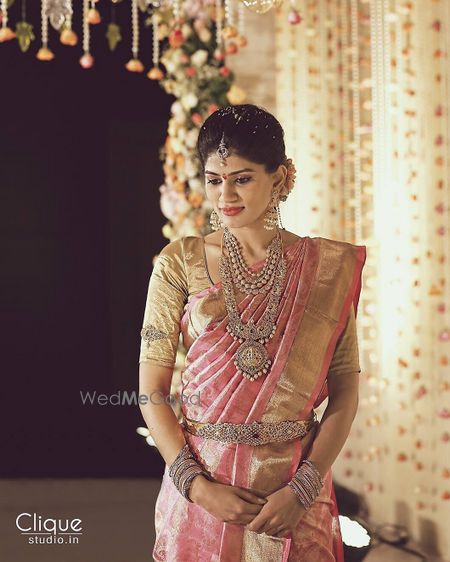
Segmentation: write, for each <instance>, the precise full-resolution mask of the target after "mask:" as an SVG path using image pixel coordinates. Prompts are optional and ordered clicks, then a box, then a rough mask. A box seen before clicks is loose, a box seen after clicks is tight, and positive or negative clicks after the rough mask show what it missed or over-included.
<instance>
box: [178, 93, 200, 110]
mask: <svg viewBox="0 0 450 562" xmlns="http://www.w3.org/2000/svg"><path fill="white" fill-rule="evenodd" d="M180 101H181V105H182V106H183V107H184V108H185V109H186V111H189V110H190V109H192V108H193V107H195V106H196V105H197V104H198V98H197V96H196V95H195V94H193V93H192V92H190V93H188V94H185V95H184V96H183V97H182V98H181V100H180Z"/></svg>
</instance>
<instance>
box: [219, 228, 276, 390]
mask: <svg viewBox="0 0 450 562" xmlns="http://www.w3.org/2000/svg"><path fill="white" fill-rule="evenodd" d="M223 242H224V244H225V246H226V248H227V250H228V253H229V257H228V256H226V255H224V254H223V253H222V255H221V257H220V259H219V274H220V278H221V280H222V286H223V290H224V298H225V306H226V308H227V312H228V317H229V322H228V326H227V328H226V329H227V331H228V333H229V334H230V335H231V336H232V337H233V338H234V339H235V340H238V341H239V342H240V343H242V345H241V346H239V349H238V350H237V352H236V354H235V360H234V364H235V365H236V367H237V368H238V371H237V372H238V374H242V375H243V376H244V377H246V378H247V379H249V380H251V381H254V380H256V379H257V378H259V377H260V376H262V375H265V374H267V373H268V371H269V370H270V365H271V364H272V361H271V359H270V357H269V354H268V352H267V349H266V348H265V346H264V344H265V343H267V342H268V341H269V340H270V339H271V338H272V337H273V336H274V334H275V331H276V327H277V322H276V318H277V316H278V307H279V303H280V299H281V295H282V293H283V285H284V279H285V276H286V269H287V266H286V261H285V259H284V256H283V242H282V238H281V234H280V231H278V233H277V236H275V237H274V239H273V240H272V241H271V243H270V244H269V247H268V248H267V258H266V260H265V262H264V266H263V268H262V269H261V270H259V271H257V272H254V271H251V270H250V269H249V267H248V266H247V263H246V261H245V258H244V256H243V255H242V252H241V249H240V244H239V241H238V240H237V239H236V237H235V236H234V235H233V234H232V233H231V232H230V231H229V230H228V228H227V227H225V228H224V234H223ZM233 285H236V286H237V287H238V288H239V289H240V290H241V291H242V292H243V293H245V294H253V295H256V294H258V293H263V292H267V291H268V290H270V296H269V302H268V305H267V308H266V310H265V311H264V313H263V315H262V317H261V319H260V321H259V323H258V325H256V324H255V323H254V320H253V319H252V318H251V319H250V320H249V321H248V322H247V323H246V324H244V323H243V322H242V320H241V317H240V314H239V309H238V306H237V302H236V297H235V294H234V286H233Z"/></svg>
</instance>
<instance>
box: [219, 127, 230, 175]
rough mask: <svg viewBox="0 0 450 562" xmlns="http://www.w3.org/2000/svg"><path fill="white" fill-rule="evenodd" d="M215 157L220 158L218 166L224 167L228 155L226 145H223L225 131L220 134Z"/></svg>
mask: <svg viewBox="0 0 450 562" xmlns="http://www.w3.org/2000/svg"><path fill="white" fill-rule="evenodd" d="M216 154H217V156H218V157H219V158H220V165H221V166H222V167H225V166H226V165H227V158H228V156H229V155H230V153H229V152H228V148H227V145H226V144H225V131H224V132H223V133H222V138H221V139H220V144H219V148H218V149H217V150H216Z"/></svg>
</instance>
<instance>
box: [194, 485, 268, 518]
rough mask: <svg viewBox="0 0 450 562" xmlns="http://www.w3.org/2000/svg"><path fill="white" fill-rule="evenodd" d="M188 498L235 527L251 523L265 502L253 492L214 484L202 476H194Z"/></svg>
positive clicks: (261, 496)
mask: <svg viewBox="0 0 450 562" xmlns="http://www.w3.org/2000/svg"><path fill="white" fill-rule="evenodd" d="M189 497H190V499H191V500H192V501H193V503H196V504H197V505H200V506H201V507H203V509H205V510H206V511H207V512H208V513H210V514H211V515H213V516H214V517H216V518H217V519H219V520H220V521H223V522H224V523H234V524H236V525H247V524H248V523H250V522H251V521H253V519H254V518H255V517H256V515H258V513H259V512H260V511H261V508H262V507H263V505H264V504H265V503H266V502H267V500H266V499H265V497H264V496H263V495H262V494H261V495H258V494H257V493H255V491H254V492H250V491H249V490H246V489H244V488H240V487H239V486H231V485H228V484H222V483H220V482H214V481H211V480H208V479H207V478H205V477H204V476H203V475H199V476H196V477H195V478H194V480H193V481H192V484H191V488H190V491H189Z"/></svg>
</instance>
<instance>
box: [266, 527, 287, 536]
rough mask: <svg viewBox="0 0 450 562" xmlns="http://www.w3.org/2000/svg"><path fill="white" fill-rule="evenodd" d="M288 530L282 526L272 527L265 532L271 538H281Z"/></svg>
mask: <svg viewBox="0 0 450 562" xmlns="http://www.w3.org/2000/svg"><path fill="white" fill-rule="evenodd" d="M288 530H289V529H287V528H286V527H285V526H284V525H278V527H274V528H273V529H270V530H269V531H267V534H268V535H272V536H273V537H282V536H283V534H284V533H287V532H288Z"/></svg>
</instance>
